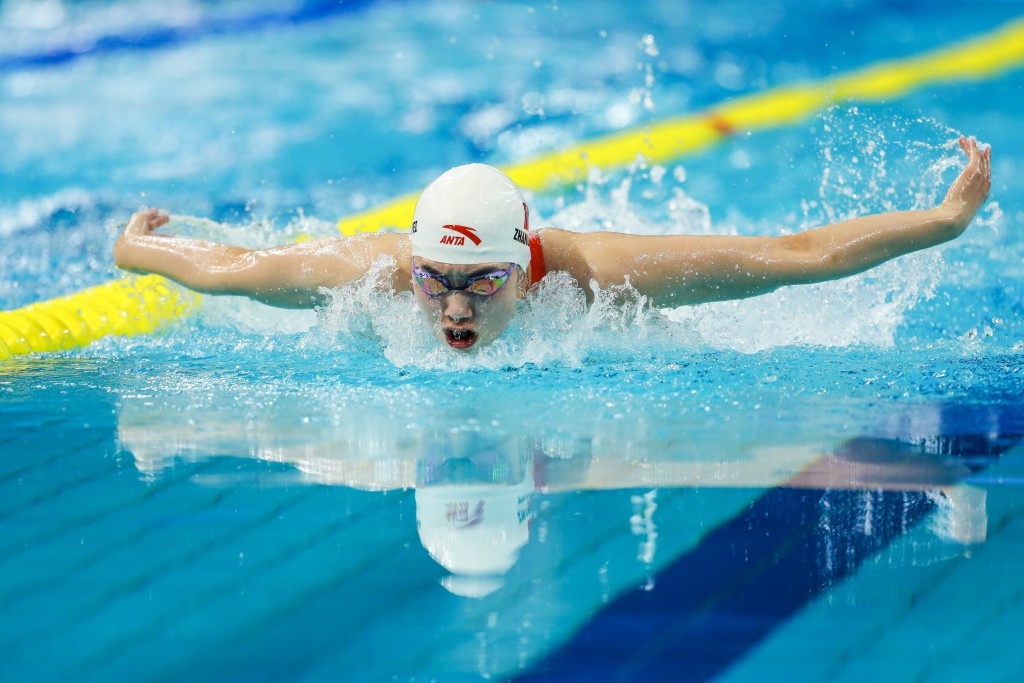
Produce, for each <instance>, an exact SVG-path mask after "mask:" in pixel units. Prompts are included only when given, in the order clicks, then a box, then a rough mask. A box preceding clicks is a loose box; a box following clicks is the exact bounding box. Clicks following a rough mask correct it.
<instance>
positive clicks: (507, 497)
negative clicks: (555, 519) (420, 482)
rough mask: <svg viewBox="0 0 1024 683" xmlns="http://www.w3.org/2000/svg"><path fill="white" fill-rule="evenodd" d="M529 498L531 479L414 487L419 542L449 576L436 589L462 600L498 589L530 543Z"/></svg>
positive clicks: (531, 488) (531, 486) (531, 492)
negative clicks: (502, 483) (498, 483)
mask: <svg viewBox="0 0 1024 683" xmlns="http://www.w3.org/2000/svg"><path fill="white" fill-rule="evenodd" d="M532 495H533V477H532V476H528V477H527V478H526V479H525V480H524V481H522V482H519V483H518V484H516V485H514V486H496V485H476V486H472V485H470V486H465V485H463V486H427V487H421V488H417V489H416V494H415V496H416V523H417V524H416V526H417V530H418V531H419V536H420V543H421V544H423V547H424V548H426V550H427V552H429V553H430V556H431V557H433V558H434V561H436V562H437V563H438V564H440V565H441V566H442V567H444V568H445V569H447V570H448V571H450V572H451V573H452V575H451V576H447V577H445V578H444V579H443V580H442V582H441V585H442V586H444V587H445V588H446V589H448V590H449V591H450V592H452V593H454V594H456V595H462V596H464V597H483V596H485V595H487V594H489V593H492V592H494V591H495V590H497V589H498V588H500V587H501V586H502V585H503V584H504V583H505V578H504V577H505V574H507V573H508V571H509V570H510V569H512V567H513V565H515V563H516V561H517V560H518V559H519V551H520V550H521V549H522V548H523V546H525V545H526V544H527V542H528V541H529V540H530V518H531V516H532V515H531V510H530V500H531V498H532Z"/></svg>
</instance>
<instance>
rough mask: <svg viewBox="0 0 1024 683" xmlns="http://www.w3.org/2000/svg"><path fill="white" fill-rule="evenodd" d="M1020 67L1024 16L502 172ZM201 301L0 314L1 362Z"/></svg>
mask: <svg viewBox="0 0 1024 683" xmlns="http://www.w3.org/2000/svg"><path fill="white" fill-rule="evenodd" d="M1022 65H1024V18H1021V19H1017V20H1014V21H1011V22H1009V23H1007V24H1004V25H1002V26H1000V27H999V28H997V29H996V30H994V31H992V32H990V33H987V34H984V35H981V36H978V37H975V38H973V39H970V40H966V41H963V42H961V43H957V44H955V45H952V46H950V47H945V48H941V49H938V50H934V51H931V52H928V53H925V54H922V55H916V56H912V57H905V58H902V59H894V60H889V61H884V62H878V63H876V64H872V65H870V66H868V67H865V68H863V69H859V70H857V71H853V72H850V73H848V74H845V75H840V76H838V77H835V78H831V79H827V80H823V81H817V82H812V83H807V84H796V85H790V86H784V87H780V88H775V89H772V90H768V91H766V92H762V93H755V94H752V95H747V96H744V97H738V98H736V99H733V100H730V101H727V102H724V103H722V104H720V105H717V106H714V107H710V108H708V109H706V110H704V111H701V112H697V113H695V114H693V115H688V116H682V117H678V118H673V119H668V120H665V121H661V122H658V123H655V124H652V125H650V126H648V127H645V128H642V129H634V130H628V131H624V132H622V133H616V134H614V135H609V136H607V137H603V138H598V139H594V140H588V141H585V142H582V143H580V144H578V145H573V146H571V147H568V148H566V149H563V150H559V151H557V152H553V153H550V154H545V155H542V156H539V157H536V158H534V159H530V160H527V161H523V162H520V163H518V164H513V165H511V166H507V167H505V168H504V170H505V172H506V173H508V175H509V176H510V177H511V178H512V179H513V180H515V181H516V183H518V184H519V185H520V186H521V187H523V188H525V189H528V190H534V191H538V192H539V191H551V190H557V189H558V188H561V187H566V186H569V185H572V184H575V183H577V182H580V181H581V180H584V179H585V178H586V174H587V171H588V170H589V169H590V168H594V167H597V168H602V169H612V168H621V167H624V166H627V165H629V164H631V163H633V162H634V161H635V160H636V158H637V156H638V155H642V156H643V157H644V158H646V159H647V160H648V161H649V162H651V163H664V162H669V161H674V160H677V159H679V158H682V157H684V156H686V155H688V154H693V153H696V152H699V151H702V150H704V149H706V148H708V147H710V146H711V145H713V144H715V143H717V142H719V141H721V140H722V139H723V138H726V137H728V136H730V135H735V134H739V133H745V132H755V131H758V130H764V129H769V128H779V127H782V126H786V125H792V124H795V123H799V122H800V121H803V120H805V119H807V118H809V117H810V116H812V115H813V114H814V113H815V112H817V111H820V110H821V109H822V108H823V107H826V106H828V105H830V104H832V103H835V102H846V101H860V102H878V101H885V100H890V99H895V98H899V97H902V96H904V95H906V94H907V93H909V92H911V91H912V90H915V89H918V88H922V87H925V86H928V85H933V84H938V83H950V82H960V81H979V80H985V79H991V78H994V77H997V76H999V75H1001V74H1003V73H1005V72H1007V71H1010V70H1012V69H1016V68H1020V67H1021V66H1022ZM417 196H418V192H417V193H411V194H407V195H404V196H402V197H399V198H397V199H395V200H392V201H390V202H387V203H385V204H383V205H381V206H378V207H376V208H373V209H370V210H368V211H364V212H361V213H357V214H354V215H352V216H348V217H346V218H343V219H341V220H340V221H339V222H338V229H339V230H340V231H341V233H342V234H344V235H356V234H359V233H362V232H376V231H378V230H380V229H382V228H399V229H406V228H408V226H409V225H410V224H411V222H412V213H413V207H414V206H415V203H416V198H417ZM197 303H198V297H197V296H195V295H191V294H188V293H186V292H185V291H184V290H183V289H181V288H179V287H177V286H175V285H172V284H170V283H168V282H167V281H166V280H164V279H163V278H160V277H157V276H154V275H148V276H145V277H132V278H125V279H122V280H116V281H113V282H110V283H107V284H105V285H100V286H98V287H93V288H91V289H87V290H85V291H83V292H79V293H77V294H72V295H71V296H67V297H63V298H61V299H54V300H51V301H47V302H43V303H39V304H33V305H31V306H26V307H25V308H20V309H18V310H16V311H8V312H0V360H3V359H4V358H8V357H10V356H12V355H20V354H28V353H38V352H47V351H59V350H65V349H72V348H77V347H81V346H85V345H87V344H89V343H91V342H92V341H94V340H96V339H98V338H100V337H103V336H106V335H109V334H121V335H129V336H131V335H137V334H147V333H149V332H152V331H154V330H156V329H158V328H159V327H161V326H162V325H164V324H166V323H169V322H171V321H174V320H177V319H179V318H181V317H182V316H184V315H186V314H187V313H188V311H189V310H191V309H192V308H194V307H195V306H196V305H197Z"/></svg>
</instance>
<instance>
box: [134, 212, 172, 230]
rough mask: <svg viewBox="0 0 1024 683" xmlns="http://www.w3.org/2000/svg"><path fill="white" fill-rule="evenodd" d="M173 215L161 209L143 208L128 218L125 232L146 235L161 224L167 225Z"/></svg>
mask: <svg viewBox="0 0 1024 683" xmlns="http://www.w3.org/2000/svg"><path fill="white" fill-rule="evenodd" d="M170 219H171V217H170V216H169V215H168V214H167V212H165V211H160V210H159V209H142V210H141V211H136V212H135V213H133V214H132V217H131V218H130V219H129V220H128V226H127V227H126V228H125V232H128V233H132V234H141V235H146V234H149V233H151V232H153V231H154V230H156V229H157V228H159V227H160V226H161V225H166V224H167V221H169V220H170Z"/></svg>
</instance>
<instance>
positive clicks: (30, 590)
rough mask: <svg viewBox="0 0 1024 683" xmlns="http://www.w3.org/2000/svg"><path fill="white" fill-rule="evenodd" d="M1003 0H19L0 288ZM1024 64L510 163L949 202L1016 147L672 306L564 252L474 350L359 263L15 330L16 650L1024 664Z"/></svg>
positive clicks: (862, 48) (570, 204)
mask: <svg viewBox="0 0 1024 683" xmlns="http://www.w3.org/2000/svg"><path fill="white" fill-rule="evenodd" d="M1019 14H1020V8H1019V6H1018V5H1016V4H1014V3H1007V2H987V3H986V2H981V3H971V5H970V6H969V7H963V6H961V5H960V4H959V3H940V5H939V6H936V5H935V4H934V3H929V4H928V5H924V4H918V3H889V2H881V1H880V2H873V3H856V4H852V5H846V4H844V5H836V4H835V3H831V2H805V3H801V6H800V12H795V11H792V10H791V9H790V8H789V7H788V3H783V2H777V3H776V2H758V3H751V2H748V1H747V0H744V1H742V2H741V1H737V2H725V3H722V2H715V3H710V2H709V3H689V4H687V5H685V6H683V7H680V6H678V3H645V4H641V5H640V6H638V7H633V6H627V5H626V4H623V3H613V2H608V3H582V2H549V3H532V4H530V3H522V4H518V3H517V4H512V3H497V4H458V3H450V2H428V3H406V2H387V1H384V2H376V3H370V2H352V3H345V4H341V5H338V4H334V3H325V2H306V3H301V2H297V3H284V2H282V3H275V2H269V1H268V2H260V3H248V2H177V3H155V2H154V3H117V2H113V3H112V2H79V3H61V2H56V1H47V2H27V1H21V2H17V1H16V2H7V3H3V4H2V5H0V143H2V144H3V147H4V149H5V153H4V154H3V155H0V239H2V244H3V248H2V249H0V309H9V308H15V307H19V306H23V305H27V304H29V303H31V302H33V301H37V300H41V299H46V298H50V297H53V296H58V295H62V294H67V293H71V292H74V291H77V290H79V289H81V288H82V287H86V286H90V285H93V284H98V283H101V282H104V281H106V280H108V279H110V278H112V277H115V276H117V275H118V274H117V273H116V271H115V269H114V268H113V266H112V263H111V257H110V249H111V246H112V244H113V240H114V239H115V237H116V234H117V230H118V226H119V225H120V224H123V222H124V221H125V220H126V219H127V217H128V215H130V213H131V212H132V211H133V210H135V209H137V208H138V207H140V206H143V205H146V206H159V207H163V208H167V209H169V210H170V211H171V212H172V213H174V214H176V215H179V216H182V218H179V219H177V220H176V222H175V224H174V225H173V226H172V227H173V229H175V230H177V231H179V232H182V233H185V234H194V235H198V236H204V237H211V238H216V239H222V240H226V241H231V242H235V243H239V244H247V245H253V246H263V245H269V244H277V243H281V242H285V241H288V240H290V239H293V238H294V237H296V236H297V235H299V234H301V233H307V234H312V235H314V236H315V235H322V236H329V235H333V234H335V231H334V227H333V223H334V221H335V220H336V219H337V218H338V217H340V216H342V215H345V214H348V213H351V212H352V211H355V210H360V209H362V208H366V207H368V206H372V205H374V204H375V203H377V202H379V201H383V200H386V199H388V198H391V197H393V196H396V195H399V194H404V193H406V192H410V191H413V190H415V189H417V188H419V187H421V186H422V185H423V184H424V183H426V182H428V181H429V180H430V179H431V178H432V177H433V176H435V175H436V174H437V173H439V172H440V171H443V170H444V169H445V168H447V167H449V166H452V165H455V164H459V163H464V162H466V161H470V160H484V161H488V162H491V163H497V164H503V163H512V162H515V161H519V160H522V159H525V158H528V157H530V156H532V155H534V154H537V153H541V152H544V151H549V150H554V149H558V148H561V147H563V146H565V145H567V144H571V143H575V142H579V141H581V140H586V139H590V138H594V137H599V136H602V135H605V134H608V133H612V132H615V131H617V130H622V129H627V128H632V127H636V126H643V125H645V124H647V123H650V122H653V121H657V120H659V119H660V118H663V117H670V116H677V115H682V114H685V113H688V112H692V111H696V110H699V109H701V108H703V107H706V106H710V105H713V104H716V103H719V102H722V101H725V100H728V99H729V98H731V97H735V96H738V95H742V94H746V93H751V92H759V91H762V90H765V89H770V88H772V87H775V86H780V85H786V84H789V83H793V82H800V81H804V80H811V79H819V78H823V77H827V76H829V75H832V74H837V73H842V72H845V71H848V70H851V69H855V68H858V67H860V66H863V65H865V64H868V63H871V62H874V61H876V60H879V59H887V58H893V57H901V56H906V55H912V54H917V53H920V52H922V51H926V50H929V49H933V48H936V47H940V46H942V45H945V44H948V43H949V42H950V41H955V40H960V39H963V38H965V37H970V36H972V35H975V34H978V33H981V32H985V31H989V30H992V29H994V28H996V27H997V26H999V25H1000V24H1002V23H1004V22H1005V21H1007V20H1010V19H1013V18H1015V17H1016V16H1018V15H1019ZM1022 85H1024V71H1020V70H1018V71H1011V72H1009V73H1007V74H1004V75H1001V76H999V77H997V78H995V79H993V80H990V81H986V82H983V83H960V84H943V85H937V86H933V87H929V88H925V89H922V90H920V91H917V92H914V93H912V94H910V95H908V96H907V97H905V98H903V99H899V100H894V101H890V102H884V103H878V104H871V105H867V104H857V105H855V106H851V105H843V106H839V107H836V108H833V109H831V110H828V111H823V112H822V113H821V114H820V115H818V116H817V117H814V118H813V119H811V120H809V121H807V122H805V123H802V124H798V125H794V126H791V127H787V128H782V129H778V130H772V131H767V132H760V133H757V134H752V135H743V136H737V137H734V138H731V139H729V140H727V141H725V142H723V143H722V144H720V145H718V146H716V147H714V148H712V149H711V150H709V151H707V152H705V153H702V154H700V155H697V156H693V157H688V158H685V159H681V160H679V161H678V162H676V163H672V164H668V165H666V166H664V167H651V166H648V165H646V164H643V163H639V164H637V165H635V166H634V167H632V168H630V169H624V170H619V171H614V172H607V173H603V174H598V175H594V176H592V177H591V178H589V179H588V181H587V182H585V183H583V184H581V185H580V186H579V187H576V188H568V189H566V190H564V191H561V192H558V193H549V194H538V195H534V196H531V198H530V199H531V202H532V204H533V208H534V215H535V216H537V217H539V220H538V221H537V222H538V223H540V224H543V225H556V226H560V227H569V228H574V229H579V230H599V229H622V230H626V231H631V232H646V233H670V232H714V233H736V234H781V233H785V232H791V231H794V230H798V229H801V228H804V227H810V226H813V225H819V224H822V223H825V222H828V221H830V220H834V219H836V218H841V217H844V216H848V215H855V214H862V213H865V212H870V211H881V210H888V209H893V208H921V207H925V206H929V205H930V204H932V203H934V202H936V201H938V199H939V198H941V194H942V192H943V190H944V187H945V185H946V184H948V182H949V181H950V180H951V179H952V177H953V176H954V175H955V172H956V170H955V167H956V164H957V163H958V158H957V152H956V150H955V149H954V148H953V147H952V146H951V145H950V144H949V143H950V141H951V140H953V139H954V138H955V135H956V134H957V133H959V132H964V133H968V134H974V135H976V136H978V138H979V139H981V140H983V141H985V142H988V143H991V144H992V146H993V150H994V152H993V175H994V183H993V190H992V197H991V200H990V203H989V207H987V209H986V210H985V211H984V212H983V213H982V214H981V215H980V216H979V220H978V221H977V222H976V224H975V225H974V226H973V227H972V228H971V230H969V231H968V232H967V233H966V235H965V236H964V237H963V238H961V239H960V240H958V241H957V242H955V243H953V244H951V245H947V246H944V247H942V248H941V249H938V250H934V251H932V252H929V253H925V254H916V255H913V256H910V257H907V258H904V259H900V260H898V261H896V262H894V263H892V264H888V265H887V266H885V267H883V268H882V269H879V270H878V271H876V272H873V273H871V274H868V275H865V276H862V277H859V278H856V279H853V280H850V281H847V282H842V283H831V284H828V285H822V286H818V287H813V288H805V289H791V290H784V291H781V292H778V293H776V294H773V295H771V296H769V297H760V298H758V299H753V300H749V301H745V302H739V303H724V304H716V305H713V306H705V307H699V308H696V309H680V310H676V311H652V310H650V309H649V308H646V307H644V306H643V304H642V302H641V301H638V300H637V299H636V297H635V296H632V295H631V294H630V293H629V292H628V291H625V292H610V293H606V294H603V295H602V296H600V297H598V302H597V304H596V305H595V306H594V307H592V308H591V309H589V310H586V309H585V308H584V307H583V306H582V305H581V302H580V300H579V297H578V295H577V294H576V293H575V291H574V290H573V288H571V287H569V286H568V285H567V283H564V282H560V281H559V280H558V279H557V278H554V279H552V280H551V281H550V282H549V283H548V286H546V287H545V289H544V291H543V292H541V293H540V294H538V295H536V296H534V297H533V298H532V299H531V300H529V301H527V302H525V303H524V304H523V306H522V310H521V311H520V314H519V316H518V317H517V322H516V324H515V325H514V326H513V327H512V328H511V329H510V330H509V331H508V333H507V334H506V335H504V336H503V338H502V339H501V340H500V342H499V343H497V344H496V345H495V346H494V347H492V348H490V349H487V350H485V352H484V353H481V354H478V355H477V356H474V357H473V358H471V359H468V360H467V359H465V358H455V357H453V356H452V355H451V354H449V353H447V352H445V351H444V350H443V349H438V348H436V344H435V343H434V341H433V340H432V339H431V338H430V337H429V335H428V333H427V332H426V330H423V329H420V328H419V327H418V326H417V325H415V324H412V325H411V324H410V323H409V321H410V320H414V319H415V317H414V316H415V315H416V313H415V311H414V308H413V304H412V302H411V301H410V300H408V299H403V298H398V299H395V298H393V297H390V296H385V295H381V294H380V293H378V292H376V291H374V290H373V288H372V287H368V286H366V287H360V286H353V287H351V288H348V289H346V290H343V291H340V292H337V293H336V295H335V297H334V300H333V302H332V303H331V305H330V306H329V307H327V308H326V309H325V310H324V311H321V312H320V313H319V314H313V313H296V312H291V311H277V310H272V309H268V308H265V307H262V306H259V305H257V304H252V303H250V302H246V301H242V300H238V299H235V298H230V297H228V298H222V299H213V298H209V297H208V298H206V299H205V300H204V303H203V306H202V309H201V310H200V311H199V313H198V314H197V315H196V316H193V317H191V318H189V319H187V320H185V321H183V322H181V323H179V324H177V325H175V326H173V327H172V328H170V329H168V330H166V331H164V332H162V333H161V334H158V335H155V336H150V337H139V338H133V339H127V338H106V339H103V340H100V341H99V342H97V343H95V344H93V345H92V346H90V347H88V348H85V349H81V350H76V351H73V352H66V353H62V354H57V355H47V356H37V357H32V358H15V359H12V360H9V361H5V362H3V364H2V365H0V427H2V429H0V529H2V533H0V679H2V680H39V681H48V680H68V679H73V680H102V681H110V680H133V681H137V680H147V681H150V680H151V681H169V680H210V681H224V680H240V681H241V680H244V681H258V680H266V681H279V680H307V681H321V680H324V681H326V680H332V681H333V680H346V681H348V680H358V681H362V680H366V681H375V680H402V681H407V680H408V681H431V680H437V681H462V680H467V681H470V680H481V679H492V680H515V679H522V680H531V681H533V680H558V681H565V680H644V681H656V680H665V681H678V680H708V679H716V680H726V681H748V680H777V679H783V678H785V679H786V680H797V681H803V680H806V681H815V680H828V681H835V680H858V681H860V680H863V678H864V676H865V675H870V676H873V677H874V678H879V676H880V675H881V674H880V673H879V672H885V673H886V675H888V676H889V678H890V679H891V680H908V679H914V680H965V679H966V680H1006V681H1010V680H1019V676H1020V674H1021V672H1022V669H1024V659H1022V658H1021V657H1020V656H1019V654H1017V653H1018V652H1019V647H1018V644H1017V643H1016V634H1019V633H1020V632H1021V631H1020V630H1021V627H1022V626H1024V608H1022V606H1021V597H1020V596H1021V595H1024V583H1022V581H1021V579H1020V576H1019V574H1020V573H1019V571H1017V569H1018V567H1019V564H1020V552H1019V550H1018V548H1019V547H1020V544H1021V543H1022V542H1024V517H1022V515H1021V513H1020V509H1021V502H1020V501H1021V496H1020V493H1019V491H1020V486H1019V483H1020V482H1021V481H1022V479H1021V477H1022V475H1024V461H1022V459H1021V456H1022V450H1021V446H1020V445H1019V443H1020V440H1021V438H1022V436H1024V411H1022V409H1021V406H1022V400H1021V399H1022V397H1024V369H1022V368H1024V362H1022V359H1024V333H1022V322H1021V320H1022V319H1024V316H1022V315H1021V314H1022V312H1024V309H1022V304H1021V302H1022V301H1024V244H1022V242H1021V239H1020V236H1019V235H1020V232H1019V228H1020V225H1021V224H1022V221H1024V168H1022V163H1024V162H1022V159H1024V149H1022V145H1024V143H1022V142H1021V140H1020V136H1019V134H1018V130H1017V127H1018V124H1017V121H1016V119H1017V112H1018V111H1019V109H1020V105H1021V104H1022V103H1024V99H1022V95H1021V92H1022V90H1021V88H1022ZM187 216H195V217H199V218H200V219H204V220H195V219H189V218H184V217H187ZM211 221H212V222H211ZM481 500H482V501H485V503H486V505H485V506H484V508H480V509H486V510H488V511H491V512H488V513H487V515H486V516H485V520H484V521H483V522H482V523H479V524H477V525H475V526H472V527H470V529H471V530H470V531H466V530H462V531H460V532H452V533H451V534H449V535H448V536H447V537H446V536H445V535H444V533H442V530H443V529H444V528H446V527H445V523H443V522H442V521H440V520H442V519H443V518H444V515H445V514H448V515H450V519H453V520H455V523H462V522H469V521H472V519H473V515H474V514H475V512H476V510H477V507H476V502H477V501H481ZM463 503H465V505H462V504H463ZM439 515H440V516H439ZM460 534H461V535H460ZM446 538H447V540H445V539H446ZM453 539H454V540H453ZM446 548H447V550H445V549H446ZM446 552H447V555H446V554H445V553H446ZM482 566H486V567H488V569H487V570H486V571H484V570H481V569H479V568H480V567H482ZM471 567H477V571H476V572H474V571H471V570H470V568H471ZM470 595H476V596H477V597H469V596H470Z"/></svg>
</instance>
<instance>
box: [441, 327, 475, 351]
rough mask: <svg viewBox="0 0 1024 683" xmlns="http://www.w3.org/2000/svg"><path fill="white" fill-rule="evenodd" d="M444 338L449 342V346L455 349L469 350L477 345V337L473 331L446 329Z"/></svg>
mask: <svg viewBox="0 0 1024 683" xmlns="http://www.w3.org/2000/svg"><path fill="white" fill-rule="evenodd" d="M444 338H445V341H447V342H448V346H450V347H452V348H453V349H468V348H469V347H470V346H472V345H473V344H476V338H477V335H476V332H474V331H473V330H452V329H446V330H445V331H444Z"/></svg>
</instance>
